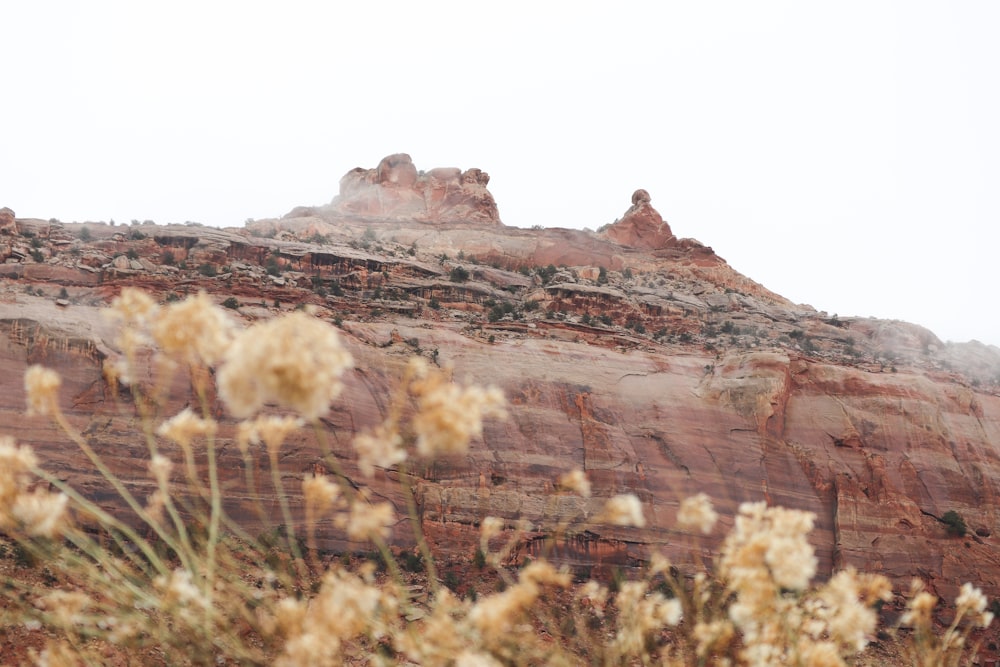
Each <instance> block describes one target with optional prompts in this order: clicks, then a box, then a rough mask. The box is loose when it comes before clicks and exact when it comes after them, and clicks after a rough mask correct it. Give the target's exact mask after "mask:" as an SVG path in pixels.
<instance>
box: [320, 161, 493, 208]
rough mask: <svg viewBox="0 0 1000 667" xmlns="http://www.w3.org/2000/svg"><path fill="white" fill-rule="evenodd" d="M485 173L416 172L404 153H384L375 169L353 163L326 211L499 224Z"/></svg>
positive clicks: (444, 169) (473, 170) (474, 171)
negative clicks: (338, 192) (354, 166)
mask: <svg viewBox="0 0 1000 667" xmlns="http://www.w3.org/2000/svg"><path fill="white" fill-rule="evenodd" d="M489 182H490V177H489V174H487V173H486V172H484V171H481V170H479V169H468V170H466V171H464V172H463V171H461V170H460V169H454V168H438V169H431V170H430V171H428V172H422V171H421V172H418V171H417V168H416V167H415V166H414V164H413V160H411V159H410V156H409V155H407V154H405V153H398V154H396V155H390V156H388V157H386V158H383V159H382V161H381V162H380V163H379V165H378V166H377V167H375V168H374V169H364V168H362V167H357V168H355V169H352V170H351V171H349V172H347V174H345V175H344V177H343V178H341V179H340V194H338V195H337V196H336V197H335V198H334V199H333V201H332V202H331V203H330V211H331V212H333V213H336V214H341V215H350V216H358V217H363V218H375V219H390V220H392V219H405V220H419V221H426V222H459V221H464V222H469V221H473V222H485V223H494V224H499V223H500V213H499V211H498V210H497V205H496V202H495V201H494V200H493V195H492V194H490V191H489V190H488V189H487V188H486V186H487V185H488V184H489Z"/></svg>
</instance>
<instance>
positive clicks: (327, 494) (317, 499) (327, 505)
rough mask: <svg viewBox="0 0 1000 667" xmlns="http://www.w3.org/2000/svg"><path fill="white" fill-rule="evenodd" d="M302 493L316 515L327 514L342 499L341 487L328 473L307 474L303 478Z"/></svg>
mask: <svg viewBox="0 0 1000 667" xmlns="http://www.w3.org/2000/svg"><path fill="white" fill-rule="evenodd" d="M302 495H303V496H304V497H305V499H306V505H307V507H309V508H311V509H312V511H313V512H315V515H320V514H325V513H326V512H329V511H330V510H331V509H333V506H334V505H335V504H336V502H337V500H339V499H340V487H339V486H337V485H336V484H334V483H333V482H331V481H330V479H329V478H328V477H327V476H326V475H306V476H305V477H304V478H303V480H302Z"/></svg>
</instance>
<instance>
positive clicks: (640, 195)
mask: <svg viewBox="0 0 1000 667" xmlns="http://www.w3.org/2000/svg"><path fill="white" fill-rule="evenodd" d="M649 202H650V197H649V193H648V192H646V191H645V190H642V189H639V190H636V191H635V192H634V193H632V206H630V207H629V209H628V210H627V211H625V215H623V216H622V218H621V219H620V220H618V221H617V222H615V223H614V224H613V225H611V226H610V227H608V228H607V229H605V230H604V235H605V236H607V237H608V238H609V239H611V240H612V241H614V242H615V243H618V244H619V245H623V246H628V247H630V248H639V249H641V250H661V249H663V248H669V247H671V246H674V245H676V244H677V239H676V237H675V236H674V234H673V232H671V231H670V225H668V224H667V223H666V222H664V220H663V218H662V217H661V216H660V214H659V213H658V212H657V210H656V209H655V208H653V205H652V204H650V203H649Z"/></svg>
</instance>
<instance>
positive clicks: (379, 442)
mask: <svg viewBox="0 0 1000 667" xmlns="http://www.w3.org/2000/svg"><path fill="white" fill-rule="evenodd" d="M402 445H403V439H402V438H401V437H399V434H398V433H395V432H390V431H389V430H388V429H386V428H385V427H383V426H380V427H378V428H377V429H375V432H374V433H363V434H361V435H359V436H357V437H355V438H354V449H356V450H357V452H358V468H360V469H361V472H362V474H364V475H365V477H371V476H373V475H374V474H375V466H376V465H377V466H380V467H382V468H389V467H392V466H394V465H396V464H397V463H401V462H403V461H405V460H406V450H405V449H403V447H402Z"/></svg>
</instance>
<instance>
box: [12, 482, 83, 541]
mask: <svg viewBox="0 0 1000 667" xmlns="http://www.w3.org/2000/svg"><path fill="white" fill-rule="evenodd" d="M68 502H69V498H68V497H66V495H65V494H62V493H49V492H48V491H43V490H41V489H35V491H34V492H33V493H22V494H20V495H19V496H17V498H15V499H14V504H13V506H12V507H11V508H10V513H11V516H13V517H14V518H15V519H17V520H18V521H20V522H21V524H22V525H23V526H24V530H25V532H26V533H27V534H28V535H30V536H31V537H45V538H49V539H51V538H54V537H57V536H58V535H59V534H60V533H61V532H62V529H63V527H64V525H65V524H66V504H67V503H68Z"/></svg>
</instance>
